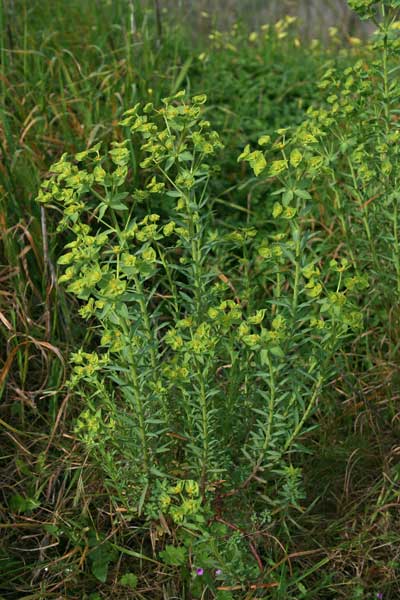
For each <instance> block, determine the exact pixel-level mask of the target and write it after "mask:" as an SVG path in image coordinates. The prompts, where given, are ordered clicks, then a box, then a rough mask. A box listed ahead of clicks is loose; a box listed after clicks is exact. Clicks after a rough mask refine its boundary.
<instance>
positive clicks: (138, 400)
mask: <svg viewBox="0 0 400 600" xmlns="http://www.w3.org/2000/svg"><path fill="white" fill-rule="evenodd" d="M121 325H122V329H123V332H124V334H125V335H126V336H127V337H128V336H129V328H128V326H127V324H126V323H125V322H124V321H122V320H121ZM127 350H128V356H129V375H130V380H131V383H132V390H133V397H134V401H135V409H136V415H137V418H138V421H139V436H140V441H141V445H142V453H143V456H142V458H143V470H144V472H145V473H146V475H147V476H149V474H150V468H149V449H148V445H147V437H146V426H145V417H144V410H143V403H142V397H143V395H142V393H141V391H140V385H139V377H138V374H137V370H136V367H135V357H134V354H133V352H132V348H131V346H130V345H128V349H127Z"/></svg>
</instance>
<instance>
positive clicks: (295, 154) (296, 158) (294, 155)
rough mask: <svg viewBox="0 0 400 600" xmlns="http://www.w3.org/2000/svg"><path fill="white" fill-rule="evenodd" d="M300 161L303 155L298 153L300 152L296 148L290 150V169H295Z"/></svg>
mask: <svg viewBox="0 0 400 600" xmlns="http://www.w3.org/2000/svg"><path fill="white" fill-rule="evenodd" d="M302 160H303V155H302V153H301V152H300V150H298V149H297V148H295V149H294V150H292V152H291V153H290V164H291V165H292V167H297V166H298V165H299V164H300V163H301V161H302Z"/></svg>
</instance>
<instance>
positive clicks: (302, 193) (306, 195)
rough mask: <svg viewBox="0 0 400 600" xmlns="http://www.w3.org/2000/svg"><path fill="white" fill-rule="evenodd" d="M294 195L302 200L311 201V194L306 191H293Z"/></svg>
mask: <svg viewBox="0 0 400 600" xmlns="http://www.w3.org/2000/svg"><path fill="white" fill-rule="evenodd" d="M294 193H295V195H296V196H297V197H298V198H301V199H302V200H311V194H310V193H309V192H307V190H300V189H297V190H294Z"/></svg>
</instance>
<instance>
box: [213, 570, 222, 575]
mask: <svg viewBox="0 0 400 600" xmlns="http://www.w3.org/2000/svg"><path fill="white" fill-rule="evenodd" d="M218 575H222V569H216V571H215V576H216V577H218Z"/></svg>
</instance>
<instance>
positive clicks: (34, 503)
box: [10, 494, 40, 513]
mask: <svg viewBox="0 0 400 600" xmlns="http://www.w3.org/2000/svg"><path fill="white" fill-rule="evenodd" d="M38 506H40V502H38V500H35V498H24V497H23V496H21V495H20V494H14V495H13V496H11V499H10V508H11V510H12V511H13V512H18V513H29V512H30V511H32V510H34V509H35V508H38Z"/></svg>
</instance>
